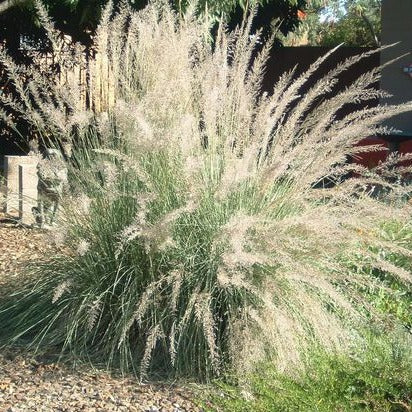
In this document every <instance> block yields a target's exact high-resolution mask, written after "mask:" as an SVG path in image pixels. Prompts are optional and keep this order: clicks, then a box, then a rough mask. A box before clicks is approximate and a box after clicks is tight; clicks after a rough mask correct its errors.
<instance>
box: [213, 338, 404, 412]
mask: <svg viewBox="0 0 412 412" xmlns="http://www.w3.org/2000/svg"><path fill="white" fill-rule="evenodd" d="M411 362H412V352H411V342H410V339H407V338H405V337H402V336H395V337H392V338H391V339H388V338H384V337H382V336H381V337H373V338H371V339H370V341H369V344H368V346H367V347H366V348H365V349H363V350H360V349H357V350H356V351H354V353H353V354H352V355H340V356H331V355H328V354H325V353H318V354H314V355H312V357H311V360H310V365H309V366H308V368H307V370H306V372H305V373H299V372H296V373H294V374H293V376H288V375H285V374H279V373H278V372H277V371H276V370H273V369H272V368H271V367H270V366H269V365H262V366H261V368H259V370H258V372H257V373H256V374H255V375H253V376H252V377H251V378H250V379H248V378H245V380H244V381H245V382H246V381H247V382H249V384H248V386H246V387H242V385H240V386H238V385H232V386H230V385H228V384H224V383H221V382H220V383H216V389H213V392H212V393H213V395H212V400H210V394H208V401H206V402H205V404H206V405H208V406H207V407H206V410H208V411H231V412H247V411H252V410H253V411H256V412H270V411H273V412H275V411H276V412H294V411H317V412H331V411H342V412H343V411H347V412H352V411H376V412H378V411H391V412H395V411H399V412H401V411H407V410H408V408H409V407H410V405H411V403H412V370H411V368H410V365H411Z"/></svg>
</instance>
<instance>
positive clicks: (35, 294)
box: [0, 1, 412, 379]
mask: <svg viewBox="0 0 412 412" xmlns="http://www.w3.org/2000/svg"><path fill="white" fill-rule="evenodd" d="M251 18H252V17H251ZM250 24H251V20H249V21H247V22H245V23H244V24H243V26H242V27H240V28H238V29H237V30H236V31H234V32H231V33H228V32H227V31H226V28H225V26H224V25H221V26H220V28H219V30H218V34H217V38H216V41H215V43H214V44H213V46H212V45H211V44H210V43H209V41H208V38H209V36H208V35H206V34H207V30H208V28H207V26H206V25H205V24H204V23H203V22H201V21H198V20H196V19H194V18H192V17H191V16H186V17H183V18H181V17H179V16H177V15H176V14H175V13H173V11H172V10H171V9H170V7H169V6H168V5H167V3H166V2H165V1H153V2H152V3H151V4H150V5H149V6H148V7H147V8H146V9H144V10H142V11H140V12H134V11H131V10H129V9H128V8H127V7H125V8H123V9H122V10H121V11H120V12H119V14H117V15H116V14H115V15H114V14H113V11H112V9H111V6H110V4H109V5H108V7H107V8H106V11H105V12H104V13H103V18H102V23H101V25H100V28H99V30H98V33H97V36H96V39H95V41H96V44H95V49H96V50H97V51H98V53H97V54H96V55H95V56H94V57H93V56H92V59H94V60H92V61H91V62H90V65H89V66H90V70H92V71H93V70H94V69H96V70H97V68H98V67H100V68H101V66H102V65H103V66H104V67H105V70H106V69H107V71H108V72H110V74H111V75H110V76H109V77H110V88H111V90H112V91H113V100H114V101H113V104H111V105H109V107H108V111H107V112H103V113H96V114H92V113H86V116H85V117H83V118H84V119H89V120H87V121H89V122H90V123H89V125H88V127H83V128H79V130H80V132H79V136H78V139H77V140H75V141H73V145H72V156H71V159H70V162H69V180H70V187H71V191H72V193H71V195H70V196H69V197H68V198H67V199H65V201H64V202H63V203H64V204H63V214H62V215H61V220H62V223H63V224H64V231H65V235H66V236H65V239H66V240H65V242H66V246H67V248H68V249H69V251H68V252H67V253H66V254H61V255H59V256H55V257H52V258H51V260H50V261H49V262H46V263H42V264H40V265H39V266H38V268H37V269H36V273H35V274H36V276H37V277H38V279H37V281H36V283H35V284H34V285H30V287H28V288H25V289H22V290H18V291H16V292H15V293H14V295H13V296H11V297H10V298H9V300H8V301H3V302H1V303H0V330H1V331H2V332H1V334H0V336H1V339H2V341H8V340H9V339H14V340H17V339H23V340H24V339H26V340H29V341H30V342H31V344H32V345H34V346H38V345H60V346H62V347H63V350H65V351H71V352H73V353H76V354H78V355H79V354H80V355H86V356H87V357H89V358H91V359H97V360H104V362H106V363H107V365H108V366H120V367H121V368H122V369H123V370H133V371H135V372H136V373H138V374H139V373H142V374H144V375H145V374H146V373H150V372H151V371H152V370H157V371H166V372H172V373H174V374H176V375H178V376H187V375H190V376H194V377H197V378H199V379H208V378H210V377H212V376H214V375H216V374H218V373H221V372H222V371H225V370H227V369H230V368H234V369H236V368H238V369H240V370H242V369H245V368H246V369H248V368H251V367H253V364H254V362H255V361H258V360H259V359H262V358H265V357H267V356H271V357H272V358H273V359H274V361H275V363H276V365H277V366H278V367H279V368H286V367H287V368H289V369H292V368H294V367H297V366H299V365H301V364H302V358H303V357H304V355H305V352H306V350H307V348H309V347H310V346H311V345H312V344H313V343H316V344H318V345H321V346H324V347H325V348H327V349H329V350H341V349H344V348H345V347H349V346H348V344H349V343H350V344H353V343H354V342H355V341H357V340H360V339H361V333H360V331H361V330H362V328H363V327H364V326H365V325H368V324H371V323H373V319H374V318H375V316H374V312H373V310H372V307H371V306H372V305H370V304H368V301H367V299H366V298H365V296H364V295H363V294H362V291H363V290H364V289H365V288H367V287H368V285H375V284H376V282H378V280H377V278H376V276H374V274H376V273H377V272H379V273H380V272H384V273H386V274H387V275H388V276H389V275H390V276H393V277H394V278H396V279H397V280H398V281H399V282H401V283H403V284H407V285H410V283H411V280H412V276H411V272H410V268H405V267H404V266H402V265H400V264H399V261H400V260H399V261H398V260H397V259H393V258H392V257H393V256H394V255H396V256H403V258H404V259H410V256H411V245H410V244H405V243H402V242H401V241H391V240H388V239H387V238H386V237H385V234H384V231H383V230H382V226H381V224H382V223H383V222H385V221H386V220H387V218H388V216H390V217H391V219H393V221H398V222H402V221H404V222H406V221H410V218H411V208H412V205H410V204H408V203H407V202H405V200H406V199H408V198H410V195H411V186H410V182H409V183H408V182H407V181H406V180H405V179H400V178H399V179H393V177H394V176H396V173H397V172H396V169H395V167H396V165H395V163H399V162H400V164H401V165H402V161H404V160H405V158H404V157H403V158H402V157H400V158H399V159H397V160H395V159H394V158H392V157H391V158H390V159H389V161H388V163H387V164H386V165H385V164H381V165H379V166H378V167H377V168H376V169H374V170H367V169H365V168H363V167H361V166H357V165H354V164H350V163H347V159H348V158H351V157H355V156H356V155H357V154H359V153H360V152H361V151H362V150H364V149H363V148H359V147H357V146H356V143H358V142H359V141H360V140H361V139H363V138H364V137H367V136H370V135H372V134H374V133H377V132H378V131H382V132H384V131H386V132H387V129H385V128H384V127H383V126H382V124H383V122H384V121H385V120H386V119H388V118H389V117H391V116H393V115H396V114H399V113H404V112H408V111H410V110H411V108H412V104H410V103H408V104H404V105H386V106H379V107H373V108H366V109H361V110H357V111H354V112H352V113H349V114H347V115H346V116H344V117H343V118H339V119H338V118H336V113H337V112H338V111H340V109H341V108H342V107H344V106H346V105H348V104H351V103H352V102H353V101H354V100H356V101H365V100H366V101H367V100H369V99H371V98H374V97H376V96H379V95H381V92H379V91H374V90H373V89H371V88H370V85H371V84H373V83H374V82H375V81H376V80H377V79H378V77H379V72H378V71H376V70H374V71H372V72H371V73H368V74H365V75H363V76H361V77H360V78H359V79H358V80H356V81H355V82H354V83H353V84H352V85H350V86H349V87H348V88H347V89H345V90H343V91H342V90H341V91H339V89H338V87H337V86H338V75H339V74H340V73H342V72H343V71H344V70H346V69H347V68H349V67H350V66H351V65H353V64H355V63H356V62H357V61H359V60H360V59H363V58H365V57H367V56H368V55H369V54H370V52H368V53H364V54H363V55H360V56H358V57H354V58H350V59H348V60H346V61H345V62H343V63H341V64H339V65H338V66H337V67H336V68H335V69H333V70H331V71H330V72H329V73H327V74H326V75H325V77H324V78H323V79H320V80H319V81H318V82H316V83H315V84H314V86H312V88H311V89H310V90H309V91H308V92H307V93H306V94H305V95H303V96H302V95H301V89H302V87H303V86H305V84H306V83H307V81H308V80H309V79H310V78H311V76H312V75H313V74H314V73H315V72H316V71H317V69H318V68H319V67H320V66H321V65H322V63H323V62H324V61H325V60H326V59H328V58H333V53H334V50H332V51H331V52H330V53H328V54H327V55H325V56H324V57H322V58H320V59H319V60H317V61H316V62H315V63H314V64H313V65H312V66H311V67H310V68H309V69H308V70H307V72H306V73H304V74H302V75H300V76H298V77H297V78H296V77H295V75H294V71H291V72H290V73H285V74H284V75H283V76H282V77H281V78H280V79H279V81H278V83H277V84H276V85H275V86H274V88H273V90H272V93H269V94H267V93H266V94H263V95H262V94H261V91H260V84H261V81H262V76H263V73H264V67H265V62H266V59H267V57H268V50H269V48H270V45H267V46H266V47H265V48H264V49H263V51H262V52H261V54H260V55H258V57H257V60H255V61H254V63H253V62H251V59H252V56H253V52H254V48H255V43H256V38H255V39H251V38H250V36H249V32H248V30H249V27H250ZM1 53H2V54H1V56H2V59H3V60H4V59H6V61H7V64H8V65H9V67H10V70H9V72H10V73H11V74H12V75H13V76H14V81H15V83H16V85H17V86H19V84H20V83H19V81H20V80H19V75H18V71H17V69H15V67H14V65H13V64H14V63H13V62H12V61H9V60H7V59H8V58H6V57H5V54H4V51H2V52H1ZM251 63H252V64H251ZM120 65H121V66H120ZM38 76H40V75H39V74H36V76H33V79H37V78H39V77H38ZM39 79H40V78H39ZM33 81H35V80H33ZM39 81H40V80H39ZM41 81H43V79H42V80H41ZM107 81H109V80H107ZM69 86H70V85H68V87H69ZM32 89H33V90H34V88H32ZM38 89H40V88H39V87H38V88H37V89H36V90H38ZM49 89H51V90H53V92H52V93H51V95H50V96H49V95H48V93H49V92H48V90H49ZM103 89H105V88H104V87H102V90H103ZM27 90H30V89H27ZM27 90H26V89H24V90H23V91H22V98H21V101H20V100H19V101H12V100H10V102H9V103H8V104H11V105H13V104H15V105H21V108H22V111H23V112H27V113H28V116H32V115H33V119H34V120H33V121H34V123H33V124H38V125H39V128H41V127H43V124H42V123H41V121H43V119H44V117H45V114H46V112H47V113H49V111H48V109H47V110H46V109H45V108H41V107H40V106H41V105H40V104H36V106H35V107H34V106H33V107H32V106H30V105H31V98H28V97H27V96H26V93H29V91H27ZM45 90H47V92H45V93H43V94H42V93H40V94H39V95H38V98H37V100H39V102H40V101H41V100H42V99H44V102H45V103H44V104H45V105H46V106H47V107H49V106H50V104H51V103H47V102H50V101H51V102H54V101H55V100H54V99H55V95H59V96H60V94H59V93H62V96H74V95H75V94H74V93H72V92H71V90H70V89H69V90H65V91H64V93H63V90H62V88H61V87H60V86H59V87H57V88H55V87H54V86H53V84H52V83H50V82H49V83H48V88H47V89H45ZM105 90H106V89H105ZM25 99H26V100H25ZM61 99H63V97H61ZM57 101H60V100H58V99H57V100H56V102H57ZM74 103H75V102H73V105H72V106H70V107H71V108H72V110H71V111H70V112H69V113H67V112H66V111H65V110H64V109H63V108H64V107H66V106H65V105H60V106H59V105H57V104H56V105H54V109H53V110H56V115H55V116H49V115H48V118H50V119H51V122H52V123H53V122H55V120H56V122H57V119H60V120H59V122H61V123H59V122H57V123H59V125H58V127H57V124H56V127H55V128H54V129H53V130H54V132H55V133H56V136H57V137H59V136H62V134H65V133H69V131H68V130H66V129H65V127H66V124H68V123H70V119H79V116H80V117H81V116H83V115H82V114H81V113H80V114H79V112H78V111H76V105H75V104H74ZM6 106H7V105H6ZM46 106H45V107H46ZM19 107H20V106H19ZM26 109H27V110H26ZM28 109H30V110H28ZM50 110H51V109H50ZM59 110H61V111H60V112H59ZM36 116H37V117H36ZM67 116H69V118H70V119H69V121H68V122H67V121H65V122H63V119H67ZM36 122H38V123H36ZM73 122H74V120H73ZM76 122H78V120H76ZM53 124H54V123H53ZM59 127H60V129H59ZM65 139H66V137H65ZM66 140H67V139H66ZM377 149H379V148H378V147H374V148H373V150H377ZM109 165H110V166H109ZM102 167H103V169H102ZM385 170H386V171H390V173H386V172H385ZM408 170H409V169H408ZM350 172H355V173H356V174H357V175H358V177H356V178H347V175H348V173H350ZM404 172H405V173H406V172H407V170H404ZM385 173H386V174H387V175H388V177H389V178H387V176H386V175H385ZM398 177H400V175H398ZM325 179H329V180H330V181H332V182H334V186H333V187H331V188H325V189H317V188H316V187H318V185H319V182H322V181H323V180H325ZM376 187H380V188H381V190H380V192H379V196H375V195H374V193H375V192H376V190H375V189H374V188H376ZM82 198H83V199H86V203H85V204H84V205H82V203H84V202H82V200H81V199H82ZM84 239H87V242H88V244H87V253H83V252H84V251H85V248H84V247H82V248H81V250H80V251H81V252H82V253H76V251H79V250H78V247H79V245H81V244H82V243H81V242H83V241H84ZM70 249H71V251H72V253H71V252H70ZM365 266H368V267H370V268H371V271H370V273H366V272H365V271H364V270H363V269H364V267H365ZM68 281H70V282H71V283H70V284H71V288H70V293H65V294H63V295H61V296H59V297H60V299H53V296H54V294H55V291H56V290H59V291H60V290H61V287H60V289H56V288H58V287H59V286H61V285H65V283H64V282H68ZM59 293H60V292H59ZM53 301H54V302H53ZM96 302H98V304H96ZM96 305H97V306H96ZM91 308H95V309H91Z"/></svg>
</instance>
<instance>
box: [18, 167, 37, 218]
mask: <svg viewBox="0 0 412 412" xmlns="http://www.w3.org/2000/svg"><path fill="white" fill-rule="evenodd" d="M37 184H38V177H37V166H36V165H33V164H22V165H19V218H20V220H21V222H22V223H24V224H27V225H31V224H34V223H36V222H35V216H34V214H33V208H35V207H37Z"/></svg>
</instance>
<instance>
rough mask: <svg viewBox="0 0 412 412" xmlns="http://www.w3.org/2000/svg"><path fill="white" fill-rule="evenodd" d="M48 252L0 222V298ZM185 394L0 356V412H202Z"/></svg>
mask: <svg viewBox="0 0 412 412" xmlns="http://www.w3.org/2000/svg"><path fill="white" fill-rule="evenodd" d="M51 252H53V246H52V245H51V243H50V241H49V239H48V236H47V233H45V232H42V231H39V230H31V229H27V228H19V227H16V226H14V225H12V224H10V223H7V222H5V220H4V219H2V216H0V292H3V293H5V292H6V291H7V284H8V283H9V281H10V280H15V279H16V278H17V277H18V276H19V273H20V271H21V269H22V267H24V265H25V264H27V262H29V261H33V260H38V259H42V258H43V256H44V255H45V254H46V255H47V254H50V253H51ZM191 397H193V395H191V391H190V390H189V389H187V388H183V387H178V386H176V385H166V384H156V383H153V384H152V383H150V384H143V383H139V382H137V381H136V379H133V377H129V378H123V377H115V376H110V375H109V374H108V373H106V372H104V371H99V370H96V369H93V368H91V367H85V366H78V367H76V368H73V367H69V366H68V365H65V364H56V363H53V362H52V361H51V360H50V359H49V360H48V359H46V358H38V357H37V358H36V357H34V356H31V355H30V354H27V353H23V352H20V351H16V350H11V349H2V350H0V412H3V411H4V412H6V411H7V412H20V411H33V412H34V411H36V412H37V411H45V412H46V411H151V412H160V411H163V412H166V411H173V412H183V411H201V410H202V409H201V408H199V407H197V406H196V405H195V404H194V403H193V402H192V401H191V400H190V398H191Z"/></svg>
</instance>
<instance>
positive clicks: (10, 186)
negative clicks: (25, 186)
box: [4, 156, 38, 217]
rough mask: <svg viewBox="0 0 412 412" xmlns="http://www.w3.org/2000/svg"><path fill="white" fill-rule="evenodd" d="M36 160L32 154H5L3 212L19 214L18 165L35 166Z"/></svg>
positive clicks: (13, 214)
mask: <svg viewBox="0 0 412 412" xmlns="http://www.w3.org/2000/svg"><path fill="white" fill-rule="evenodd" d="M37 163H38V160H37V158H36V157H34V156H5V157H4V169H5V170H4V171H5V176H6V205H5V210H4V211H5V212H6V213H7V214H9V215H12V216H16V217H17V216H18V214H19V193H20V183H19V166H20V165H33V166H35V167H37ZM36 190H37V185H36Z"/></svg>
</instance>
